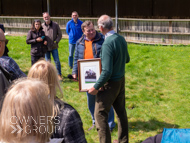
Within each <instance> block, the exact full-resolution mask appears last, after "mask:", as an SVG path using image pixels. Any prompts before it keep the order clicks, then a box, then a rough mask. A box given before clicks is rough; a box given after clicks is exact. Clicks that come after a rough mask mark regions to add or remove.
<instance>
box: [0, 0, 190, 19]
mask: <svg viewBox="0 0 190 143" xmlns="http://www.w3.org/2000/svg"><path fill="white" fill-rule="evenodd" d="M46 5H47V0H0V15H2V16H41V14H42V12H44V11H47V6H46ZM189 5H190V0H118V16H119V17H128V18H190V8H189ZM72 11H77V12H78V13H79V15H80V16H82V17H89V16H90V17H98V16H100V15H102V14H108V15H110V16H115V0H50V13H51V16H70V15H71V12H72Z"/></svg>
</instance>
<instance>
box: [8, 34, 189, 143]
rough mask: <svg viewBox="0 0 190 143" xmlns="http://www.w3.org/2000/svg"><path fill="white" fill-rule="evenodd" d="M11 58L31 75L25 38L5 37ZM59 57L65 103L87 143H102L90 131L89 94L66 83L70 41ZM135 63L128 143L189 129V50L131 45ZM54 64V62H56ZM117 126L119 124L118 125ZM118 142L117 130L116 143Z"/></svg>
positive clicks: (130, 68) (129, 69)
mask: <svg viewBox="0 0 190 143" xmlns="http://www.w3.org/2000/svg"><path fill="white" fill-rule="evenodd" d="M6 38H7V39H9V43H8V48H9V50H10V52H9V55H10V57H12V58H13V59H14V60H15V61H16V62H17V63H18V64H19V66H20V68H21V69H22V70H23V71H24V72H25V73H26V74H27V73H28V70H29V69H30V67H31V60H30V45H27V44H26V42H25V40H26V36H21V37H20V36H15V37H12V36H7V37H6ZM59 47H60V48H59V57H60V61H61V67H62V74H63V77H64V80H63V82H62V83H61V87H62V88H63V92H64V97H60V98H62V99H63V100H64V101H66V102H68V103H69V104H71V105H72V106H73V107H74V108H75V109H76V110H77V111H78V112H79V114H80V116H81V118H82V121H83V126H84V130H85V135H86V139H87V141H88V142H89V143H98V142H99V141H98V134H97V132H96V130H95V129H94V130H91V131H88V128H89V127H90V126H91V124H92V122H91V116H90V113H89V110H88V107H87V97H86V93H84V92H79V91H78V82H74V81H72V80H69V79H68V78H67V75H68V74H71V72H72V70H71V69H69V66H68V40H67V39H62V40H61V42H60V43H59ZM128 50H129V54H130V58H131V61H130V63H128V64H126V74H125V77H126V85H125V86H126V110H127V113H128V119H129V140H130V143H138V142H140V141H143V140H145V139H146V138H147V137H149V136H154V135H156V134H158V133H160V132H162V130H163V128H190V120H189V119H190V117H189V115H188V113H190V108H189V103H190V96H189V95H190V89H189V87H190V74H189V67H190V62H189V61H190V46H189V45H188V46H183V45H180V46H176V45H174V46H161V45H155V46H153V45H146V44H140V45H138V44H128ZM52 61H53V60H52ZM115 121H116V122H117V120H115ZM113 139H117V129H116V128H115V129H114V131H113V132H112V140H113Z"/></svg>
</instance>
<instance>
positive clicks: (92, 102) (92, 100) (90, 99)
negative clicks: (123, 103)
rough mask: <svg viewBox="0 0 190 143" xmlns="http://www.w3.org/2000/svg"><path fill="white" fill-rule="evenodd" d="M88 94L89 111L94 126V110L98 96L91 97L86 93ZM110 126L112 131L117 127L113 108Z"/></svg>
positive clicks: (110, 113) (109, 118) (109, 120)
mask: <svg viewBox="0 0 190 143" xmlns="http://www.w3.org/2000/svg"><path fill="white" fill-rule="evenodd" d="M86 94H87V102H88V109H89V110H90V114H91V116H92V123H93V125H94V124H95V118H94V109H95V98H96V96H95V95H91V94H89V93H88V92H86ZM108 125H109V127H110V129H113V128H114V127H115V122H114V111H113V107H111V109H110V112H109V117H108Z"/></svg>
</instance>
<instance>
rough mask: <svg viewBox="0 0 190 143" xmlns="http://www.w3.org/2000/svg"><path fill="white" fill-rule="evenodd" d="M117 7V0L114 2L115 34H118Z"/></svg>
mask: <svg viewBox="0 0 190 143" xmlns="http://www.w3.org/2000/svg"><path fill="white" fill-rule="evenodd" d="M117 6H118V0H115V29H116V33H118V21H117V20H118V10H117Z"/></svg>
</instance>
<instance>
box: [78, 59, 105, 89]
mask: <svg viewBox="0 0 190 143" xmlns="http://www.w3.org/2000/svg"><path fill="white" fill-rule="evenodd" d="M77 64H78V80H79V92H86V91H87V90H88V89H89V88H91V87H93V86H94V84H95V83H96V81H97V80H98V79H99V77H100V74H101V71H102V67H101V59H100V58H95V59H81V60H78V61H77Z"/></svg>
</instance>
